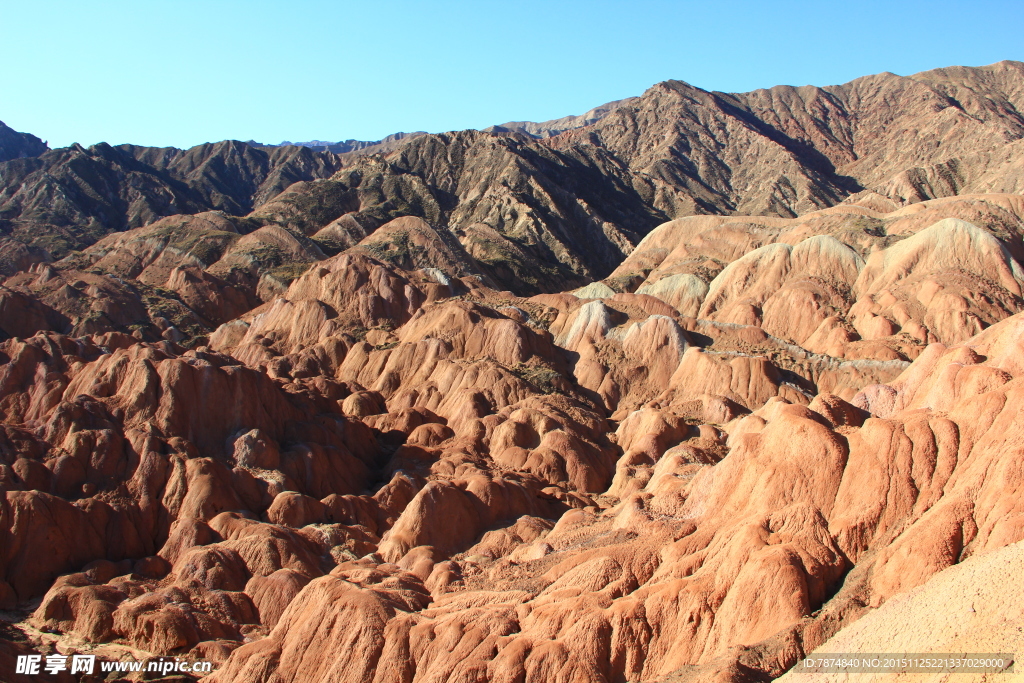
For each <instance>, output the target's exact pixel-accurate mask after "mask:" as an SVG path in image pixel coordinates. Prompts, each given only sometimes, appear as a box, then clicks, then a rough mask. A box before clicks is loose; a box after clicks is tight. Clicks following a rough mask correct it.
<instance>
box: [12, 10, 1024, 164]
mask: <svg viewBox="0 0 1024 683" xmlns="http://www.w3.org/2000/svg"><path fill="white" fill-rule="evenodd" d="M1022 36H1024V2H1021V1H1020V0H1015V1H1007V0H998V1H989V0H974V1H973V2H969V3H968V2H943V1H942V0H935V1H932V2H874V1H866V2H845V3H840V2H831V3H830V2H822V1H820V0H819V1H818V2H791V1H785V0H780V1H767V0H766V1H762V2H728V1H719V2H688V1H674V2H672V1H668V0H633V1H631V2H620V1H607V0H589V1H587V2H582V1H577V0H571V1H558V0H551V1H549V2H538V1H536V0H520V1H519V2H508V1H505V2H487V1H484V0H480V1H478V2H462V1H437V2H408V1H404V0H378V1H376V2H366V1H364V2H349V1H348V0H340V1H335V2H327V1H318V0H292V1H291V2H287V3H286V2H265V1H263V0H247V1H245V2H241V1H229V0H203V1H201V2H193V1H192V0H174V1H173V2H169V1H165V0H132V1H131V2H120V1H107V2H104V1H102V0H98V1H97V0H94V1H92V2H90V1H87V0H78V1H76V2H66V1H64V0H18V1H14V0H0V64H2V65H3V66H4V69H3V73H4V75H3V85H2V86H0V120H2V121H4V122H6V123H7V124H8V125H10V126H11V127H13V128H15V129H16V130H21V131H27V132H30V133H33V134H35V135H38V136H40V137H42V138H44V139H46V140H48V141H49V142H50V144H51V146H63V145H67V144H70V143H72V142H80V143H82V144H86V145H88V144H93V143H96V142H99V141H106V142H110V143H112V144H119V143H123V142H132V143H136V144H143V145H160V146H169V145H173V146H178V147H188V146H191V145H194V144H199V143H202V142H207V141H216V140H222V139H226V138H235V139H240V140H248V139H255V140H259V141H262V142H268V143H277V142H280V141H281V140H284V139H289V140H309V139H323V140H338V139H347V138H356V139H371V140H372V139H378V138H380V137H382V136H384V135H387V134H388V133H392V132H395V131H399V130H404V131H410V130H427V131H430V132H440V131H445V130H458V129H464V128H480V127H484V126H487V125H490V124H493V123H502V122H504V121H509V120H545V119H551V118H557V117H560V116H565V115H568V114H579V113H582V112H584V111H586V110H587V109H589V108H591V107H593V106H596V105H598V104H601V103H603V102H606V101H609V100H613V99H619V98H622V97H627V96H630V95H638V94H641V93H642V92H643V91H644V90H645V89H646V88H647V87H649V86H650V85H652V84H654V83H656V82H658V81H662V80H665V79H669V78H676V79H680V80H685V81H688V82H690V83H692V84H694V85H697V86H699V87H702V88H706V89H709V90H723V91H728V92H737V91H746V90H752V89H755V88H759V87H770V86H772V85H777V84H790V85H805V84H814V85H829V84H833V83H843V82H845V81H848V80H851V79H853V78H856V77H858V76H862V75H866V74H870V73H877V72H880V71H892V72H894V73H898V74H910V73H914V72H917V71H922V70H925V69H931V68H935V67H940V66H949V65H953V64H964V65H971V66H977V65H982V64H990V63H992V62H996V61H999V60H1001V59H1018V60H1024V38H1022Z"/></svg>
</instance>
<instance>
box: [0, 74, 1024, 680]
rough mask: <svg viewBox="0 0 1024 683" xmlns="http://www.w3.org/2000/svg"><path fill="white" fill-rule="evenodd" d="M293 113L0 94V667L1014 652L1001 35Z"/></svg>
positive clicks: (1017, 309) (609, 672)
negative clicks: (338, 120)
mask: <svg viewBox="0 0 1024 683" xmlns="http://www.w3.org/2000/svg"><path fill="white" fill-rule="evenodd" d="M308 144H310V146H304V145H292V144H284V145H279V146H271V145H260V144H256V143H252V142H250V143H244V142H239V141H224V142H218V143H211V144H205V145H200V146H197V147H193V148H191V149H188V150H180V149H175V148H152V147H140V146H134V145H117V146H114V145H107V144H98V145H94V146H91V147H88V148H86V147H82V146H80V145H73V146H71V147H66V148H60V149H50V148H49V147H48V146H47V145H46V143H44V142H43V141H42V140H40V139H39V138H37V137H35V136H33V135H30V134H26V133H18V132H15V131H13V130H11V129H10V128H7V127H6V126H3V125H2V124H0V339H2V341H0V493H2V494H3V495H2V496H0V672H4V673H0V679H3V677H4V676H7V675H9V673H7V672H13V671H15V666H16V665H15V662H16V660H17V659H18V657H24V656H25V655H26V654H42V655H44V656H45V655H71V654H77V653H85V654H94V655H97V656H98V657H100V658H102V659H106V660H122V661H123V660H131V659H143V658H148V657H171V658H174V657H178V658H185V659H202V660H208V661H211V662H214V663H215V665H216V666H215V670H214V672H213V673H212V674H210V675H208V676H207V677H206V678H204V679H203V680H205V681H209V682H211V683H228V682H232V683H234V682H245V683H257V682H273V683H302V682H307V681H308V682H313V681H315V682H318V683H319V682H324V683H326V682H337V683H421V682H423V683H425V682H427V681H438V682H439V681H447V682H450V683H483V682H485V681H486V682H494V683H555V682H562V683H627V682H629V683H636V682H641V681H642V682H645V683H647V682H650V683H659V682H660V683H670V682H676V683H678V682H683V681H685V682H688V683H691V682H692V683H697V682H705V681H706V682H708V683H710V682H712V681H714V682H715V683H725V682H730V683H755V682H762V681H769V680H774V679H776V678H780V677H782V678H786V679H787V680H791V679H794V678H796V679H806V680H812V679H811V676H814V678H813V680H814V681H821V680H824V679H832V678H834V679H835V680H840V678H841V676H842V675H841V674H807V673H801V672H800V671H799V667H797V668H794V667H796V666H797V664H798V663H799V662H801V661H802V660H803V658H804V657H805V656H807V655H809V654H811V653H814V652H818V653H822V652H825V653H829V652H831V653H836V652H845V653H856V652H870V653H878V652H921V653H927V652H949V653H965V652H1005V653H1016V652H1024V632H1022V630H1021V629H1022V628H1024V614H1022V610H1024V588H1022V587H1021V585H1020V581H1019V577H1020V575H1021V572H1022V571H1024V500H1022V498H1021V495H1020V491H1021V489H1022V487H1024V467H1022V466H1021V463H1022V457H1024V416H1022V414H1021V413H1022V411H1024V384H1019V382H1024V360H1022V359H1024V265H1022V264H1024V64H1022V63H1020V62H1010V61H1006V62H1000V63H997V64H993V65H990V66H985V67H949V68H944V69H937V70H934V71H928V72H923V73H919V74H915V75H912V76H906V77H904V76H896V75H894V74H888V73H883V74H878V75H874V76H867V77H864V78H860V79H857V80H854V81H851V82H850V83H847V84H844V85H839V86H828V87H821V88H819V87H812V86H804V87H788V86H778V87H774V88H770V89H766V90H757V91H754V92H750V93H720V92H710V91H705V90H701V89H699V88H695V87H693V86H690V85H688V84H686V83H684V82H681V81H667V82H664V83H660V84H657V85H655V86H653V87H652V88H650V89H649V90H648V91H647V92H645V93H643V94H642V95H640V96H638V97H633V98H628V99H626V100H621V101H617V102H611V103H608V104H607V105H602V106H600V107H597V108H595V109H593V110H591V111H590V112H587V113H586V114H583V115H581V116H569V117H565V118H562V119H557V120H553V121H548V122H540V123H535V122H510V123H506V124H502V125H498V126H492V127H490V128H488V129H485V130H467V131H458V132H450V133H443V134H427V133H413V134H408V135H406V134H397V135H394V136H390V137H389V138H387V139H385V140H382V141H378V142H366V143H363V142H358V141H352V140H349V141H347V142H345V143H330V144H326V143H325V144H320V143H319V142H317V143H316V144H315V145H313V144H312V143H308ZM944 675H948V674H941V673H934V674H913V675H911V674H902V675H900V674H888V675H879V676H878V677H879V678H884V679H887V680H888V679H894V680H895V679H897V678H901V677H906V676H913V677H915V680H925V679H927V680H940V679H942V680H945V678H943V676H944ZM133 676H135V675H134V674H133ZM962 676H966V678H964V680H968V679H973V680H979V681H980V680H989V679H995V678H999V676H1000V674H971V675H967V674H964V675H962ZM115 678H116V676H115V677H114V678H111V677H107V678H103V677H102V676H100V675H94V676H89V675H85V676H77V675H76V676H72V675H71V674H70V673H69V672H61V673H58V674H55V675H45V674H40V675H39V676H38V677H36V678H33V676H31V675H23V676H19V677H18V678H16V680H26V681H28V680H39V681H44V680H45V681H58V680H59V681H65V680H66V681H73V680H80V681H94V680H95V681H100V680H115ZM116 680H143V678H139V677H138V676H135V677H134V678H132V677H129V678H128V679H121V678H117V679H116ZM145 680H152V678H151V677H150V678H145ZM160 680H167V681H171V680H174V681H192V680H196V678H195V677H193V676H191V675H184V674H176V675H175V676H172V677H170V678H165V679H160ZM843 680H845V678H844V679H843ZM999 680H1003V679H1002V678H999Z"/></svg>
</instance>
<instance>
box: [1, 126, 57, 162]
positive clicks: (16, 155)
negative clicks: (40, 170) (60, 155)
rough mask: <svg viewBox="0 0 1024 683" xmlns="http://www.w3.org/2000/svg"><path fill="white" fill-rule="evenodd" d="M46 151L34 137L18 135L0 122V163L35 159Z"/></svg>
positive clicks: (40, 141)
mask: <svg viewBox="0 0 1024 683" xmlns="http://www.w3.org/2000/svg"><path fill="white" fill-rule="evenodd" d="M48 149H49V146H47V144H46V143H45V142H43V141H42V140H40V139H39V138H37V137H36V136H35V135H30V134H29V133H19V132H17V131H15V130H14V129H12V128H11V127H10V126H7V125H5V124H4V122H3V121H0V162H4V161H10V160H11V159H24V158H27V157H37V156H39V155H40V154H42V153H43V152H45V151H47V150H48Z"/></svg>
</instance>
